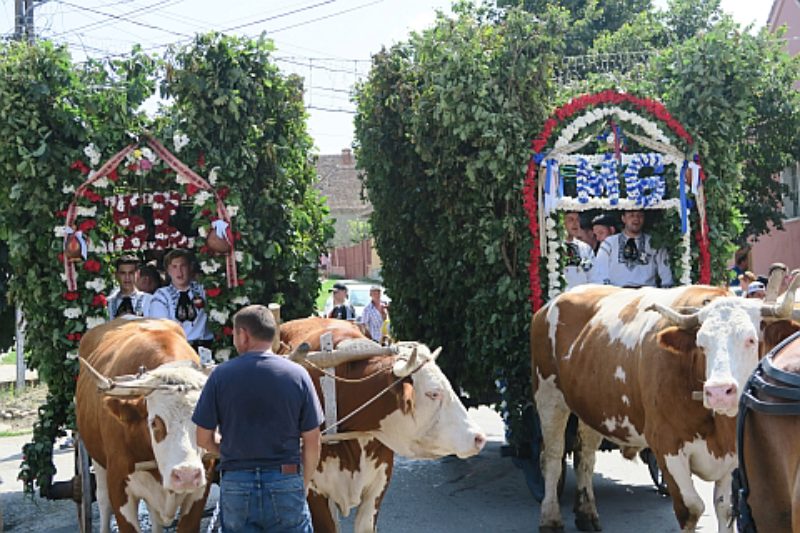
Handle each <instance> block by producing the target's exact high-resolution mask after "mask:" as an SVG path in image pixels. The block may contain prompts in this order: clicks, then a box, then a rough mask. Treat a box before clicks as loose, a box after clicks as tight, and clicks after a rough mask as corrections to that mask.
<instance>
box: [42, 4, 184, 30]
mask: <svg viewBox="0 0 800 533" xmlns="http://www.w3.org/2000/svg"><path fill="white" fill-rule="evenodd" d="M55 1H57V2H60V3H62V4H64V5H68V3H67V2H62V1H61V0H55ZM170 1H172V4H180V3H181V2H182V1H183V0H159V1H158V2H155V3H153V4H149V5H146V6H142V7H139V8H136V9H132V10H130V11H126V12H125V13H120V14H119V15H112V14H109V13H105V12H98V11H96V8H95V11H94V12H95V13H97V14H100V15H102V16H104V17H107V18H109V17H110V18H114V17H116V18H117V19H119V20H123V21H125V22H131V20H130V19H128V18H126V17H127V16H128V15H133V14H136V13H142V12H144V13H154V12H156V11H159V10H160V9H164V8H166V7H168V6H167V5H166V4H169V3H170ZM120 3H124V0H122V1H119V2H112V3H109V4H104V5H102V6H98V7H108V6H113V5H116V4H120ZM70 7H72V6H70ZM151 8H154V9H151ZM155 8H158V9H155ZM90 9H91V8H85V7H83V6H78V9H74V11H89V10H90ZM105 23H106V21H105V20H99V21H95V22H90V23H89V24H84V25H83V26H78V27H77V28H72V29H70V30H67V31H62V32H60V33H56V34H55V35H52V36H51V37H59V36H61V35H65V34H67V33H77V32H79V31H81V30H86V29H91V28H96V27H98V26H102V25H103V24H105Z"/></svg>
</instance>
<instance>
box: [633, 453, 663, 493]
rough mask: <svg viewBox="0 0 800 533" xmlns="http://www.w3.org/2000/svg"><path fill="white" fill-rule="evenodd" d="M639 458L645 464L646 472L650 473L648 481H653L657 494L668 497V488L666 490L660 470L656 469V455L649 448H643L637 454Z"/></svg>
mask: <svg viewBox="0 0 800 533" xmlns="http://www.w3.org/2000/svg"><path fill="white" fill-rule="evenodd" d="M639 457H641V458H642V461H644V462H645V463H647V470H648V471H649V472H650V479H652V480H653V485H655V486H656V490H657V491H658V493H659V494H661V495H664V496H669V488H667V483H666V481H664V473H663V472H662V471H661V469H660V468H658V461H656V454H654V453H653V452H652V450H650V448H645V449H644V450H642V451H641V452H639Z"/></svg>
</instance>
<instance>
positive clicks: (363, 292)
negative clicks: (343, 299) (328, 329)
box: [322, 280, 390, 319]
mask: <svg viewBox="0 0 800 533" xmlns="http://www.w3.org/2000/svg"><path fill="white" fill-rule="evenodd" d="M339 283H342V284H343V285H344V286H345V287H347V297H348V299H349V300H350V303H351V304H352V306H353V308H354V309H355V310H356V319H359V318H361V314H362V313H363V312H364V308H365V307H366V306H367V304H368V303H369V300H370V298H369V289H370V288H371V287H374V286H375V285H376V284H375V283H364V282H361V281H355V280H342V281H339ZM378 286H379V287H380V285H378ZM381 300H384V301H387V302H388V301H390V299H389V298H388V297H387V296H386V295H385V294H384V292H383V287H381ZM332 308H333V295H332V294H331V295H329V296H328V299H327V300H326V301H325V309H323V311H322V315H323V316H328V313H330V312H331V309H332Z"/></svg>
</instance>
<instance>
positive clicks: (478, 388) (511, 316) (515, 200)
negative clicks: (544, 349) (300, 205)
mask: <svg viewBox="0 0 800 533" xmlns="http://www.w3.org/2000/svg"><path fill="white" fill-rule="evenodd" d="M564 22H565V21H564V19H563V18H558V16H557V15H556V18H555V19H553V18H548V19H547V20H537V19H536V18H534V17H533V16H531V15H530V14H528V13H526V12H524V11H521V10H517V9H512V10H509V11H508V12H507V13H504V14H502V13H498V12H495V11H493V10H491V9H489V8H487V7H483V8H473V7H470V6H468V5H461V6H459V7H457V9H456V16H455V18H454V19H452V20H451V19H447V18H441V17H440V18H439V19H438V20H437V22H436V24H435V25H434V26H433V27H432V28H430V29H428V30H425V31H424V32H422V33H420V34H414V35H412V37H411V38H410V40H409V42H407V43H402V44H400V45H397V46H394V47H393V48H391V49H389V50H384V51H382V52H381V53H379V54H377V55H376V56H375V57H374V61H373V68H372V71H371V73H370V76H369V79H368V80H367V81H366V82H365V83H363V84H362V85H360V86H359V87H358V89H357V94H356V100H357V103H358V113H357V115H356V120H355V124H356V137H357V142H356V152H357V156H358V157H357V161H358V164H359V166H360V168H361V169H363V170H364V171H365V172H364V176H366V177H365V185H366V190H367V193H368V196H369V199H370V201H371V202H372V204H373V206H374V208H375V211H374V213H373V215H372V216H371V224H372V230H373V233H374V235H375V240H376V244H377V248H378V252H379V254H380V256H381V260H382V263H383V270H382V272H383V276H384V282H385V284H386V285H387V286H388V287H389V288H390V290H391V294H392V298H393V304H392V327H393V330H394V331H395V332H396V334H397V335H398V336H399V337H400V338H415V339H424V340H425V342H427V343H430V344H432V345H434V346H438V345H442V346H443V347H444V352H443V353H444V355H443V356H442V357H441V359H440V361H439V362H440V364H441V365H442V367H443V368H444V369H445V371H446V373H447V374H448V375H449V376H450V377H451V379H453V380H454V382H455V383H456V384H458V385H460V386H461V387H463V388H464V389H465V390H466V391H467V392H468V393H469V394H470V396H471V397H472V398H473V400H476V401H477V400H486V399H492V398H495V397H496V394H497V389H496V387H495V380H496V379H497V380H500V381H501V382H505V383H506V389H505V390H506V391H508V394H509V395H510V397H513V398H515V400H516V399H519V398H525V397H529V395H528V391H529V390H530V358H529V356H528V355H527V345H528V340H527V331H528V328H529V323H530V318H531V314H530V306H529V305H528V302H527V295H528V293H529V291H528V281H527V279H528V277H527V266H526V265H527V258H528V254H529V250H530V236H529V232H528V229H527V224H528V222H527V217H526V215H525V213H524V210H523V208H522V180H521V176H523V175H524V168H525V164H526V162H527V160H528V158H529V156H530V154H529V143H530V139H531V138H532V136H533V135H534V134H535V132H536V130H537V128H538V127H539V125H540V124H541V123H542V122H543V121H544V119H545V117H546V115H547V113H548V108H549V105H548V102H549V101H550V100H551V99H552V97H553V91H554V87H553V85H552V84H551V79H552V72H553V70H552V69H553V62H554V60H555V57H556V56H555V53H554V50H555V49H556V48H557V47H558V46H559V45H560V43H561V41H560V37H558V36H559V35H561V33H560V31H561V29H563V26H562V24H563V23H564ZM554 36H555V37H554ZM513 409H515V410H517V409H518V410H519V411H520V412H521V411H522V410H523V409H524V405H515V406H513ZM518 415H519V413H512V420H511V423H512V424H517V423H518V422H519V421H520V417H519V416H518Z"/></svg>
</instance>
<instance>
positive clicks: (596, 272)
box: [591, 209, 674, 288]
mask: <svg viewBox="0 0 800 533" xmlns="http://www.w3.org/2000/svg"><path fill="white" fill-rule="evenodd" d="M644 222H645V215H644V210H641V209H636V210H631V211H625V212H624V213H623V214H622V224H623V229H622V231H621V232H620V233H618V234H617V235H611V236H609V237H607V238H606V239H605V240H604V241H603V242H602V243H601V244H600V248H599V249H598V250H597V257H596V258H595V262H594V268H593V269H592V275H591V280H592V283H601V284H605V285H616V286H618V287H664V288H666V287H672V285H673V284H674V282H673V278H672V271H671V270H670V268H669V254H667V250H666V249H664V248H659V249H657V250H656V249H654V248H653V246H652V242H651V240H652V239H651V237H650V235H648V234H647V233H645V232H644V231H643V229H644Z"/></svg>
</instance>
